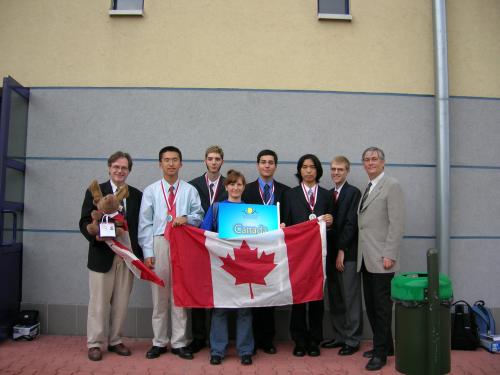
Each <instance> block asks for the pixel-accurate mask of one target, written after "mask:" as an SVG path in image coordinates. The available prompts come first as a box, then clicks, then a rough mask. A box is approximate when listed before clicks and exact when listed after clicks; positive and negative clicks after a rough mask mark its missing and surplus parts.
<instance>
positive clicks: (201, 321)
mask: <svg viewBox="0 0 500 375" xmlns="http://www.w3.org/2000/svg"><path fill="white" fill-rule="evenodd" d="M207 316H210V314H209V313H207V309H201V308H193V309H191V330H192V332H193V340H197V341H206V340H207V339H208V328H207ZM208 327H210V323H208Z"/></svg>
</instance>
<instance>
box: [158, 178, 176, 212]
mask: <svg viewBox="0 0 500 375" xmlns="http://www.w3.org/2000/svg"><path fill="white" fill-rule="evenodd" d="M160 184H161V191H162V192H163V198H164V199H165V203H166V204H167V208H168V212H172V210H173V207H174V206H175V202H176V201H177V193H178V192H179V187H180V183H179V186H177V189H174V190H175V193H174V202H173V203H172V206H170V203H169V202H168V199H167V196H166V195H165V188H164V187H163V181H160ZM172 186H173V185H172Z"/></svg>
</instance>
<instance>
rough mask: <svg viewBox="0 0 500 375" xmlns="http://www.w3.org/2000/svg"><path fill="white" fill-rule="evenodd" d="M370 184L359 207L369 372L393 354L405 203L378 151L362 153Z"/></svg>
mask: <svg viewBox="0 0 500 375" xmlns="http://www.w3.org/2000/svg"><path fill="white" fill-rule="evenodd" d="M361 159H362V161H363V167H364V169H365V171H366V173H367V175H368V178H369V183H368V185H367V187H366V189H365V191H364V194H363V196H362V197H361V201H360V203H359V206H358V227H359V239H358V267H357V269H358V272H359V271H360V270H361V272H362V278H363V291H364V296H365V305H366V313H367V315H368V320H369V321H370V325H371V328H372V331H373V349H372V350H369V351H367V352H365V353H364V354H363V356H364V357H366V358H370V360H369V362H368V364H367V365H366V367H365V368H366V369H367V370H369V371H376V370H380V369H381V368H382V367H384V366H385V364H386V362H387V356H388V355H391V354H393V353H394V343H393V340H392V332H391V322H392V300H391V280H392V278H393V277H394V273H395V272H396V271H397V270H398V269H399V247H400V246H401V239H402V238H403V233H404V218H405V203H404V197H403V192H402V190H401V186H400V185H399V182H398V181H397V180H395V179H394V178H392V177H389V176H387V175H386V174H385V172H384V167H385V155H384V151H382V150H381V149H380V148H378V147H369V148H367V149H366V150H365V151H364V152H363V156H362V158H361Z"/></svg>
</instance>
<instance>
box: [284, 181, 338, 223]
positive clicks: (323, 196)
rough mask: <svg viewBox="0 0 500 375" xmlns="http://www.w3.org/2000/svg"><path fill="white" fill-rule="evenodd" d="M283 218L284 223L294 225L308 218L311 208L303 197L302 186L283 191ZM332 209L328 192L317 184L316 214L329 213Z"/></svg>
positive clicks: (331, 201)
mask: <svg viewBox="0 0 500 375" xmlns="http://www.w3.org/2000/svg"><path fill="white" fill-rule="evenodd" d="M283 206H284V207H283V220H282V221H284V222H285V224H286V225H294V224H298V223H303V222H304V221H307V220H309V215H310V214H311V209H310V208H309V204H308V202H307V201H306V198H305V197H304V192H303V190H302V186H301V185H299V186H296V187H294V188H291V189H290V190H287V191H286V192H285V200H284V205H283ZM332 209H333V200H332V199H331V195H330V192H329V191H328V190H326V189H324V188H322V187H321V186H318V197H317V198H316V204H315V206H314V211H313V212H314V214H316V216H320V215H324V214H331V213H332Z"/></svg>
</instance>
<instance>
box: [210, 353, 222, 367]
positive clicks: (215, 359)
mask: <svg viewBox="0 0 500 375" xmlns="http://www.w3.org/2000/svg"><path fill="white" fill-rule="evenodd" d="M221 363H222V357H221V356H219V355H213V356H211V357H210V364H211V365H220V364H221Z"/></svg>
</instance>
